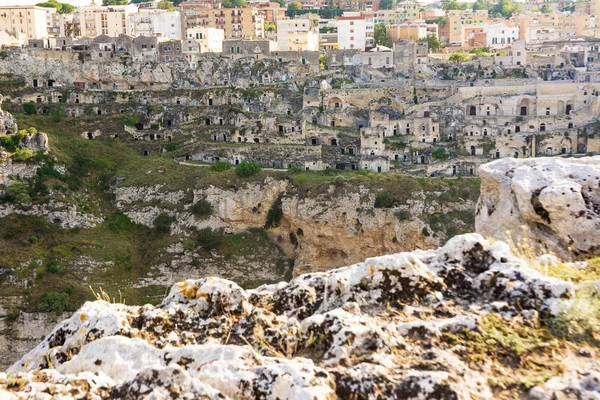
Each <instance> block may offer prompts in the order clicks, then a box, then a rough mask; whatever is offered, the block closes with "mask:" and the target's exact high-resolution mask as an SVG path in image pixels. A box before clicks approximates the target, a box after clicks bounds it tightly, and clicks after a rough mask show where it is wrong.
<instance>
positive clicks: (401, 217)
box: [394, 210, 412, 221]
mask: <svg viewBox="0 0 600 400" xmlns="http://www.w3.org/2000/svg"><path fill="white" fill-rule="evenodd" d="M394 215H395V216H396V218H398V221H408V220H409V219H410V218H411V217H412V215H411V213H410V211H404V210H402V211H398V212H397V213H394Z"/></svg>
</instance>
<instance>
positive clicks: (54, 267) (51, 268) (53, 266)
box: [46, 261, 62, 275]
mask: <svg viewBox="0 0 600 400" xmlns="http://www.w3.org/2000/svg"><path fill="white" fill-rule="evenodd" d="M46 271H48V272H49V273H51V274H54V275H60V274H62V269H61V268H60V267H59V266H58V264H57V263H56V261H50V262H48V265H47V266H46Z"/></svg>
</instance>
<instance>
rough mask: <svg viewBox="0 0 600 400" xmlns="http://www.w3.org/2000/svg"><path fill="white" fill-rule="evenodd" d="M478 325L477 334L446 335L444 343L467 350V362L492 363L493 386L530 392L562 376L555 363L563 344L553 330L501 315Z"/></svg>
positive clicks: (487, 317)
mask: <svg viewBox="0 0 600 400" xmlns="http://www.w3.org/2000/svg"><path fill="white" fill-rule="evenodd" d="M478 325H479V326H478V329H476V330H468V329H464V330H461V331H459V332H457V333H450V332H445V333H443V335H442V342H443V343H446V344H448V345H450V346H456V345H458V346H463V347H464V350H463V351H462V352H461V357H462V358H464V359H465V360H466V361H467V362H470V363H473V364H479V363H482V362H490V363H491V368H492V369H493V370H494V378H493V380H492V381H491V382H490V383H491V384H492V386H499V387H501V388H503V389H507V388H510V387H513V388H519V389H529V388H531V387H533V386H536V385H538V384H540V383H542V382H544V381H546V380H547V379H549V378H551V377H552V376H555V375H558V374H560V373H561V372H562V369H563V366H562V364H561V362H560V361H559V360H556V359H555V352H557V351H559V350H560V349H561V348H562V347H561V343H560V341H559V340H558V339H556V338H555V337H554V336H553V335H552V333H551V332H550V330H549V329H547V328H544V327H532V326H527V325H523V324H520V323H516V322H513V321H511V320H507V319H504V318H502V317H501V316H500V315H499V314H497V313H489V314H486V315H485V316H483V317H482V318H481V320H480V322H479V324H478Z"/></svg>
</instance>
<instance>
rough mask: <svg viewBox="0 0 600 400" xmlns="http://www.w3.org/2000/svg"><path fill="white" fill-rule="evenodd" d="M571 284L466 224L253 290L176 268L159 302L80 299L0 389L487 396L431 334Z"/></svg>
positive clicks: (554, 294) (539, 306)
mask: <svg viewBox="0 0 600 400" xmlns="http://www.w3.org/2000/svg"><path fill="white" fill-rule="evenodd" d="M574 291H575V286H574V284H573V283H571V282H566V281H563V280H560V279H557V278H552V277H548V276H544V275H542V274H541V273H540V272H538V271H537V270H535V269H533V268H531V267H530V265H529V264H528V263H527V262H526V261H524V260H522V259H519V258H517V257H515V256H513V254H512V253H511V251H510V249H509V247H508V246H507V245H506V244H505V243H502V242H494V243H490V242H489V241H488V240H486V239H484V238H483V237H481V236H480V235H477V234H468V235H462V236H457V237H455V238H453V239H451V240H450V241H449V242H448V243H447V244H446V245H445V246H444V247H442V248H439V249H437V250H428V251H414V252H411V253H399V254H395V255H389V256H383V257H376V258H370V259H367V260H366V261H365V262H363V263H359V264H355V265H352V266H349V267H344V268H339V269H335V270H330V271H327V272H319V273H312V274H306V275H302V276H299V277H297V278H296V279H294V280H292V281H291V282H289V283H285V282H282V283H279V284H275V285H265V286H261V287H259V288H257V289H254V290H247V291H246V290H243V289H242V288H240V287H239V286H238V285H236V284H235V283H233V282H231V281H227V280H223V279H219V278H202V279H197V280H187V281H184V282H180V283H178V284H176V285H174V286H173V287H172V289H171V291H170V293H169V294H168V296H167V297H166V298H165V299H164V300H163V302H162V303H161V304H160V305H158V306H156V307H153V306H150V305H146V306H141V307H140V306H126V305H123V304H109V303H107V302H104V301H95V302H88V303H85V304H84V305H83V306H82V308H81V309H80V310H79V311H77V312H75V313H74V314H73V315H72V316H71V317H70V318H69V319H67V320H65V321H64V322H62V323H60V324H59V325H58V326H57V327H56V328H55V329H54V330H53V331H52V333H51V334H49V335H48V336H47V337H46V338H45V339H44V340H43V342H41V343H40V344H39V345H38V346H37V347H36V348H35V349H33V350H32V351H31V352H30V353H29V354H27V355H25V356H24V357H23V358H22V359H21V360H20V361H18V362H17V363H15V364H14V365H13V366H12V367H11V368H10V369H9V370H8V374H0V397H1V398H6V399H13V398H45V397H47V396H46V394H48V393H51V394H52V395H53V396H58V397H62V398H154V399H163V398H165V399H166V398H203V399H227V398H236V399H256V398H261V399H337V398H339V399H349V398H356V399H371V398H402V399H474V398H476V399H492V398H495V396H494V393H493V391H492V389H491V388H490V384H489V382H490V380H489V378H490V376H488V375H489V374H491V373H492V372H491V371H492V370H491V369H490V368H488V367H486V366H483V365H481V364H479V365H480V366H481V368H478V367H477V364H470V363H467V362H465V361H464V357H463V356H464V353H465V349H464V347H463V346H456V345H452V343H446V344H445V342H444V340H441V337H442V335H445V334H458V333H459V332H476V331H477V330H478V329H480V328H481V327H480V325H481V323H482V322H481V321H482V318H485V315H486V314H487V313H490V312H493V311H495V310H499V309H501V310H502V315H503V316H504V318H507V319H511V320H523V319H524V318H526V317H530V316H531V315H532V314H535V313H537V312H540V313H544V314H546V315H558V314H559V313H560V312H561V311H562V310H564V309H565V307H567V306H568V305H569V302H570V301H571V300H570V299H571V298H572V296H573V294H574ZM507 323H508V322H507ZM596 365H597V364H596ZM594 368H596V369H597V366H596V367H594ZM586 371H588V370H586ZM578 373H579V372H577V371H575V372H573V373H572V374H571V375H569V379H570V381H571V382H574V381H577V380H580V381H581V385H580V392H579V394H581V395H582V396H589V395H590V393H591V392H594V391H596V389H594V388H595V386H593V387H592V386H590V385H587V386H586V385H585V383H584V381H585V379H588V378H587V377H584V376H578V375H577V374H578ZM596 373H597V372H596ZM573 374H574V375H573ZM581 374H583V373H581ZM588 374H589V373H588ZM586 376H587V375H586ZM557 379H558V381H555V382H554V383H553V386H552V387H538V388H537V389H536V390H537V391H536V392H535V393H533V394H535V395H536V396H538V395H539V396H545V395H546V394H547V393H556V390H558V391H560V390H562V389H561V387H563V386H564V387H566V386H565V385H563V386H561V382H564V381H561V380H560V378H559V377H558V378H557ZM571 386H573V385H571ZM571 386H569V387H571ZM557 388H558V389H557ZM553 391H554V392H553ZM597 394H598V393H595V395H597ZM538 398H543V397H538ZM586 398H590V397H586Z"/></svg>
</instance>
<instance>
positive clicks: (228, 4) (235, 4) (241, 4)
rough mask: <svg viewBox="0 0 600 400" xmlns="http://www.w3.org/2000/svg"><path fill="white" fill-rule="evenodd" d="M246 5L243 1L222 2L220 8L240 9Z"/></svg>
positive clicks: (228, 0)
mask: <svg viewBox="0 0 600 400" xmlns="http://www.w3.org/2000/svg"><path fill="white" fill-rule="evenodd" d="M245 5H246V1H245V0H223V1H221V6H222V7H223V8H241V7H244V6H245Z"/></svg>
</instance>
